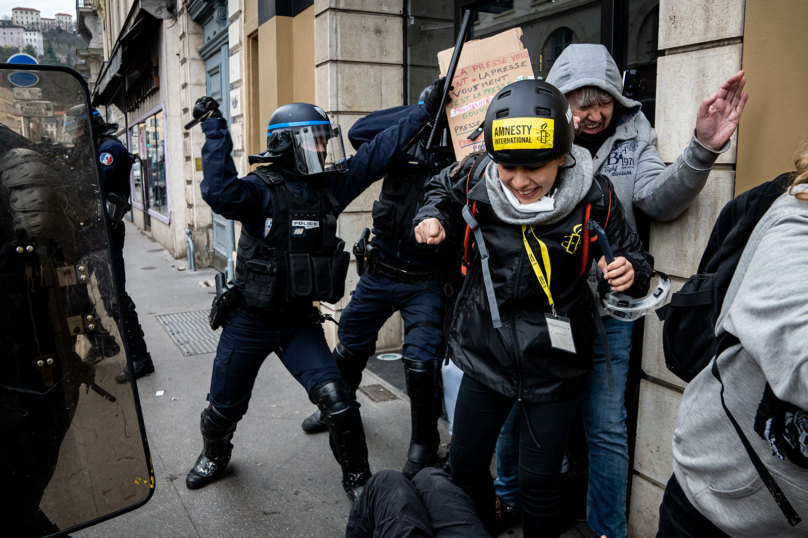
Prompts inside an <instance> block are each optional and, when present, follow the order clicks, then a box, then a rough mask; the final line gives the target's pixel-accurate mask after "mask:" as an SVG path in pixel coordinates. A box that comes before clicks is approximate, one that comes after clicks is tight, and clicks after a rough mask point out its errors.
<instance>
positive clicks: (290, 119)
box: [186, 97, 429, 501]
mask: <svg viewBox="0 0 808 538" xmlns="http://www.w3.org/2000/svg"><path fill="white" fill-rule="evenodd" d="M193 115H194V118H196V119H204V121H203V122H202V130H203V131H204V133H205V136H206V141H205V144H204V146H203V147H202V167H203V172H204V179H203V181H202V184H201V189H202V197H203V199H204V200H205V201H206V202H207V203H208V204H209V205H210V206H211V208H212V209H213V211H215V212H216V213H218V214H220V215H222V216H224V217H226V218H229V219H234V220H239V221H241V223H242V232H241V236H240V238H239V243H238V250H237V264H236V277H235V287H234V290H235V295H236V305H237V306H236V308H235V311H234V312H232V313H231V314H230V317H229V319H227V320H226V322H225V326H224V329H223V331H222V335H221V337H220V339H219V345H218V347H217V350H216V358H215V359H214V363H213V374H212V377H211V386H210V393H209V395H208V401H209V405H208V407H207V408H206V409H204V410H203V411H202V418H201V431H202V438H203V441H204V448H203V451H202V454H200V456H199V458H198V459H197V461H196V464H195V465H194V467H193V468H192V469H191V471H190V472H189V473H188V476H187V478H186V485H187V487H188V488H190V489H196V488H200V487H203V486H205V485H207V484H208V483H210V482H211V481H213V480H215V479H216V478H218V477H220V476H221V475H222V473H223V472H224V470H225V467H226V466H227V464H228V462H229V461H230V455H231V451H232V448H233V445H232V444H231V443H230V440H231V439H232V437H233V432H234V431H235V429H236V425H237V424H238V421H239V420H241V418H242V417H243V416H244V414H245V413H246V412H247V407H248V405H249V401H250V396H251V392H252V389H253V385H254V384H255V378H256V376H257V374H258V370H259V368H260V367H261V364H262V363H263V361H264V359H266V357H267V356H268V355H269V354H270V353H273V352H274V353H277V355H278V357H279V358H280V360H281V361H282V362H283V364H284V366H286V368H287V369H288V370H289V372H290V373H291V374H292V375H293V376H294V377H295V379H297V381H298V382H299V383H300V384H301V385H303V387H304V388H305V389H306V392H307V393H308V395H309V399H310V400H311V402H312V403H314V404H316V405H317V407H318V408H319V409H320V411H321V412H322V415H323V417H324V422H325V423H326V425H327V427H328V430H329V431H330V434H331V447H332V450H333V452H334V455H335V457H336V459H337V461H338V462H339V464H340V466H341V467H342V473H343V479H342V484H343V487H344V489H345V491H346V493H347V494H348V497H349V499H351V501H355V500H356V499H357V498H358V497H359V495H360V494H361V492H362V488H363V486H364V484H365V482H367V480H368V479H369V478H370V467H369V465H368V453H367V445H366V443H365V433H364V429H363V427H362V420H361V416H360V413H359V406H358V405H357V404H356V402H354V400H353V398H352V397H351V394H350V388H349V386H348V384H346V382H345V381H343V379H342V378H341V377H340V371H339V368H338V367H337V364H336V362H335V361H334V359H333V357H332V355H331V351H330V350H329V349H328V346H327V344H326V340H325V334H324V331H323V328H322V326H321V323H322V316H320V315H319V312H318V311H317V309H316V308H315V307H314V306H313V305H312V302H313V301H326V302H332V303H333V302H336V301H338V300H339V299H340V298H341V297H342V295H343V294H344V290H345V277H346V275H347V271H348V264H349V260H350V258H349V254H348V253H347V252H344V245H345V242H344V241H342V240H341V239H340V238H338V237H337V235H336V219H337V216H338V215H339V214H340V212H341V211H342V210H344V209H345V207H346V206H347V205H348V204H349V203H350V202H351V201H352V200H353V199H354V198H356V197H357V196H359V194H361V192H362V191H363V190H364V189H365V188H367V187H368V186H369V185H370V184H371V183H373V182H374V181H376V180H377V179H379V178H380V177H382V176H383V175H384V168H385V166H386V165H387V163H388V162H389V161H390V159H391V158H392V157H393V156H394V155H396V154H397V153H398V152H399V151H401V150H402V149H403V148H405V147H407V145H408V144H409V143H410V142H411V141H412V140H413V139H414V138H415V137H416V136H417V135H418V134H419V133H420V132H421V130H422V129H423V127H424V126H425V125H426V123H427V121H428V120H429V115H428V114H427V112H426V111H425V110H424V109H423V108H422V107H416V108H413V109H411V110H410V111H409V114H407V115H403V116H402V117H401V118H400V119H399V121H397V122H396V123H394V124H393V125H392V126H390V127H389V128H388V129H386V130H384V131H383V132H381V133H380V134H379V135H378V136H376V137H375V138H374V140H373V141H372V142H369V143H368V144H365V145H364V146H363V147H362V148H360V149H359V151H357V152H356V154H355V155H354V156H353V157H351V158H350V159H346V158H345V156H344V148H343V146H342V134H341V131H340V129H339V127H338V126H332V125H331V122H330V120H329V118H328V115H327V114H326V113H325V112H324V111H323V110H322V109H321V108H319V107H317V106H314V105H311V104H305V103H292V104H288V105H284V106H281V107H280V108H278V109H277V110H276V111H275V112H274V113H273V114H272V117H271V118H270V121H269V126H268V129H267V149H266V151H265V152H263V153H261V154H259V155H253V156H250V163H251V164H252V163H262V164H265V166H261V167H259V168H258V169H256V170H255V171H253V172H251V173H250V174H248V175H246V176H245V177H243V178H239V177H238V174H237V173H236V168H235V165H234V163H233V159H232V157H231V155H230V153H231V151H232V149H233V144H232V141H231V138H230V134H229V132H228V131H227V123H226V122H225V120H224V119H223V118H221V113H220V112H219V111H218V105H217V104H216V102H215V101H214V100H213V99H212V98H210V97H203V98H201V99H199V100H198V101H197V103H196V105H195V107H194V110H193ZM205 118H207V119H205ZM327 162H329V163H332V164H331V166H326V163H327Z"/></svg>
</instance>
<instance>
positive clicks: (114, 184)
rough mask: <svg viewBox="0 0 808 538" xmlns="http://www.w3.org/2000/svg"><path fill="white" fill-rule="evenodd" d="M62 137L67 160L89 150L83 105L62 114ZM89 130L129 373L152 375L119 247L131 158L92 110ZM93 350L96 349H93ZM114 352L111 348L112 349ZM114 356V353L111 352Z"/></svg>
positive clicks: (121, 377)
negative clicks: (68, 143) (67, 142)
mask: <svg viewBox="0 0 808 538" xmlns="http://www.w3.org/2000/svg"><path fill="white" fill-rule="evenodd" d="M65 116H66V117H65V131H66V135H67V136H68V137H69V138H71V139H72V141H73V143H74V149H73V153H74V155H72V156H71V159H76V155H75V154H76V153H79V152H82V151H85V150H87V149H89V148H92V144H90V141H89V137H90V133H89V132H86V131H85V126H86V125H87V113H86V108H85V107H84V105H79V106H75V107H73V108H71V109H70V110H68V111H67V112H66V113H65ZM90 120H91V121H92V123H93V129H94V130H95V133H96V136H97V140H96V142H97V147H98V161H99V163H100V164H101V166H100V171H101V188H102V191H103V192H102V195H103V200H104V203H105V208H104V209H105V214H106V218H107V223H108V226H109V231H110V237H109V240H110V245H109V246H110V252H111V253H112V266H113V268H114V271H115V288H116V290H117V292H118V297H119V299H120V301H121V312H122V315H123V319H122V320H118V321H119V324H120V327H121V329H122V332H123V333H124V335H123V336H124V337H125V338H126V340H127V342H128V344H129V355H130V357H131V358H132V372H133V373H134V376H135V379H140V378H141V377H143V376H146V375H149V374H151V373H153V372H154V363H153V362H152V358H151V354H149V351H148V348H147V347H146V341H145V339H144V335H143V329H141V327H140V320H139V319H138V315H137V310H135V303H134V301H132V298H131V297H130V296H129V294H128V293H126V265H125V264H124V260H123V245H124V240H125V238H126V228H125V227H124V224H123V217H124V215H125V214H126V213H127V212H128V211H129V208H130V207H131V206H130V204H129V196H130V192H131V187H130V183H129V175H130V172H131V170H132V164H133V158H132V155H131V154H130V153H129V152H128V151H127V150H126V148H125V147H124V145H123V144H122V143H121V142H120V140H118V139H117V138H116V137H115V132H117V130H118V124H117V123H107V122H105V121H104V119H103V118H102V117H101V114H100V113H99V112H98V111H97V110H95V109H93V110H92V113H91V115H90ZM98 284H99V286H101V287H102V288H103V289H102V291H103V292H104V293H103V297H104V300H105V307H106V309H107V312H109V313H110V314H112V315H114V316H116V317H117V316H118V314H117V309H115V308H114V307H113V306H112V305H111V302H110V301H111V298H112V297H114V296H115V294H114V293H113V291H112V289H111V288H110V287H109V283H108V282H106V281H99V283H98ZM94 347H97V346H94ZM113 351H114V349H113ZM109 353H111V352H110V351H108V350H105V351H104V353H103V354H104V356H110V355H109ZM112 354H113V355H114V354H117V353H112ZM115 381H116V382H118V383H128V382H129V372H128V370H127V369H126V368H124V369H123V371H121V372H120V373H119V374H118V375H117V376H115Z"/></svg>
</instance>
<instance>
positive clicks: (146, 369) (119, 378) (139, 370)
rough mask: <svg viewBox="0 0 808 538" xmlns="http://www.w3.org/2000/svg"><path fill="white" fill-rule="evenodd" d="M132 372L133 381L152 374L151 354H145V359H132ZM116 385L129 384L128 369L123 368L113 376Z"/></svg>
mask: <svg viewBox="0 0 808 538" xmlns="http://www.w3.org/2000/svg"><path fill="white" fill-rule="evenodd" d="M132 371H133V372H134V374H135V379H140V378H141V377H144V376H147V375H149V374H153V373H154V363H153V362H152V358H151V354H150V353H146V356H145V357H138V358H136V359H132ZM115 382H116V383H129V369H128V368H124V369H123V370H121V372H120V373H119V374H118V375H116V376H115Z"/></svg>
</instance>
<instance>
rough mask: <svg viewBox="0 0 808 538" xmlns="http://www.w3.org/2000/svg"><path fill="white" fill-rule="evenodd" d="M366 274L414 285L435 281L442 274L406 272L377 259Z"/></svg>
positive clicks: (435, 272) (439, 272)
mask: <svg viewBox="0 0 808 538" xmlns="http://www.w3.org/2000/svg"><path fill="white" fill-rule="evenodd" d="M368 272H369V273H371V274H379V275H383V276H386V277H389V278H392V279H393V280H398V281H399V282H403V283H405V284H416V283H418V282H428V281H430V280H437V279H439V278H440V277H441V274H442V273H441V271H427V272H415V271H407V270H406V269H401V268H399V267H394V266H392V265H390V264H387V263H384V262H383V261H381V260H378V259H377V260H376V263H374V264H373V265H372V267H371V268H368Z"/></svg>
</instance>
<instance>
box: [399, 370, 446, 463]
mask: <svg viewBox="0 0 808 538" xmlns="http://www.w3.org/2000/svg"><path fill="white" fill-rule="evenodd" d="M402 362H403V363H404V373H405V375H406V378H407V394H409V396H410V414H411V416H412V437H411V439H410V450H409V452H408V453H407V463H405V464H404V468H403V469H402V470H401V473H402V474H403V475H404V476H406V477H407V478H410V479H411V478H412V477H413V476H415V475H416V474H417V473H418V471H420V470H421V469H423V468H424V467H430V466H432V465H434V464H436V463H437V462H438V461H439V458H438V447H439V446H440V433H438V418H439V417H440V415H441V400H440V384H439V382H438V378H439V376H440V361H416V360H412V359H407V358H404V359H402Z"/></svg>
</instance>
